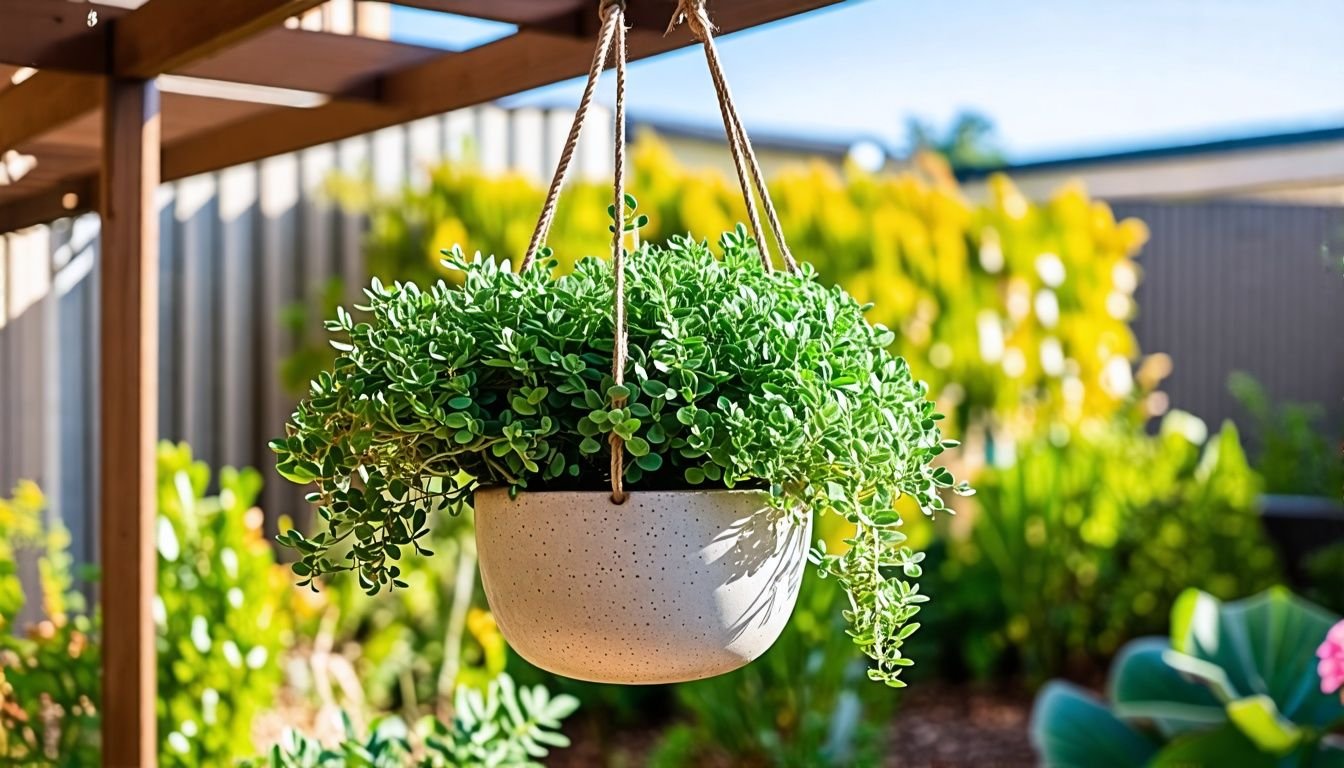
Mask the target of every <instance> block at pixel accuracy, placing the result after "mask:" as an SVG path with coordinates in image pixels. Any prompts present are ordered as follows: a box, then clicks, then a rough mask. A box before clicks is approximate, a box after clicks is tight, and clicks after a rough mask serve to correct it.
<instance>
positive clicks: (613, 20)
mask: <svg viewBox="0 0 1344 768" xmlns="http://www.w3.org/2000/svg"><path fill="white" fill-rule="evenodd" d="M600 12H601V18H602V26H601V29H600V30H599V32H598V37H597V48H596V50H595V51H594V52H593V61H592V64H591V65H590V66H589V68H588V79H587V82H586V83H585V84H584V88H583V95H582V96H581V97H580V98H579V106H578V108H577V109H576V110H575V111H574V122H573V124H572V125H571V126H570V129H569V135H568V136H567V137H566V138H565V144H564V148H563V149H562V150H561V152H560V159H559V162H558V163H557V164H556V168H555V175H554V176H553V177H552V178H551V185H550V187H549V189H548V190H547V192H546V201H545V203H543V205H542V208H541V215H540V216H539V217H538V219H537V226H536V229H534V230H533V232H532V240H531V242H530V243H529V244H528V246H527V253H526V255H525V256H524V257H523V261H522V263H521V264H520V265H519V268H518V271H519V272H520V273H521V272H526V271H527V270H528V269H530V268H531V267H532V264H533V262H535V261H536V258H537V253H538V252H539V251H540V250H541V248H542V245H543V244H544V243H545V242H546V239H547V237H549V236H550V232H551V225H552V224H553V223H554V222H555V211H556V204H557V203H558V202H559V199H560V190H561V188H562V187H563V186H564V184H565V177H566V176H568V174H569V167H570V164H571V162H572V161H573V159H574V152H575V150H576V149H577V147H578V144H579V136H580V134H581V133H582V132H583V124H584V122H585V120H586V118H587V116H588V109H589V107H590V106H591V105H592V101H593V93H594V92H595V91H596V90H597V84H598V81H599V80H600V79H601V76H602V70H603V68H604V67H605V66H606V63H607V59H608V58H609V57H611V56H613V54H614V56H615V70H616V108H615V123H616V131H615V134H616V135H615V142H614V143H615V157H614V161H615V172H614V179H613V184H612V193H613V194H612V198H613V203H612V206H613V207H612V212H613V218H612V242H611V268H612V273H613V277H614V281H615V287H614V317H613V327H614V334H615V338H614V342H615V343H614V345H613V346H612V361H611V377H612V379H613V380H614V381H615V382H616V385H617V386H620V385H623V384H624V383H625V363H626V358H627V355H628V353H629V349H628V341H627V328H626V307H625V247H624V239H625V148H626V147H625V133H626V117H625V80H626V64H627V60H628V58H629V50H628V45H627V40H626V26H625V0H601V11H600ZM683 22H684V23H685V24H686V27H687V29H689V30H690V32H691V34H692V35H694V36H695V37H696V39H698V40H700V42H701V44H702V45H703V47H704V50H705V60H706V61H707V63H708V65H709V74H710V78H711V79H712V80H713V82H714V90H715V93H716V94H717V96H718V101H719V111H720V112H721V113H722V115H723V128H724V133H725V134H726V136H727V139H728V149H729V151H730V153H731V154H732V156H733V167H734V169H735V170H736V171H737V180H738V184H739V185H740V186H741V189H742V199H743V201H744V202H746V205H747V219H748V221H749V222H750V224H751V230H752V235H753V236H754V237H755V238H756V248H757V250H758V251H759V253H760V257H761V266H762V267H763V268H764V269H765V271H766V272H773V271H774V264H773V262H772V260H771V258H770V250H769V247H768V246H767V244H766V241H765V238H764V237H763V236H762V233H763V230H762V229H761V220H760V215H759V213H758V212H757V210H756V200H755V198H754V197H753V194H752V192H753V185H754V190H755V192H756V194H758V195H759V196H760V200H761V206H762V207H763V208H764V209H765V215H766V221H767V222H768V223H769V225H770V231H771V233H772V234H773V235H774V236H775V240H776V242H778V243H779V250H780V254H781V256H782V258H783V261H784V267H785V269H787V270H788V271H789V272H791V273H797V272H798V271H799V268H798V262H797V261H795V260H794V258H793V254H792V253H791V252H790V251H789V246H788V244H787V243H785V241H784V230H783V228H782V227H781V226H780V224H779V215H778V213H777V212H776V211H775V206H774V202H773V201H772V200H771V199H770V190H769V189H768V188H767V187H766V184H765V175H764V174H763V173H762V172H761V166H760V162H759V161H758V160H757V159H756V152H755V150H754V149H753V148H752V146H751V139H750V138H749V137H748V136H747V131H746V128H744V127H743V125H742V118H741V116H740V115H739V114H738V112H737V105H736V104H735V103H734V102H733V96H732V92H731V91H730V90H729V89H728V79H727V77H726V76H725V75H724V73H723V65H722V62H721V61H720V60H719V52H718V48H717V47H716V46H715V45H714V32H715V28H714V24H713V22H711V21H710V19H709V13H708V11H707V10H706V9H705V0H678V2H677V9H676V11H675V12H674V13H673V14H672V20H671V22H670V23H669V24H668V26H667V32H668V34H671V33H672V31H673V30H675V29H676V28H677V26H678V25H680V24H682V23H683ZM624 406H625V399H624V398H617V399H614V400H613V401H612V407H613V408H623V407H624ZM610 443H611V500H612V502H613V503H615V504H621V503H624V502H625V499H626V492H625V487H624V475H625V441H624V440H622V439H621V437H620V436H619V435H617V434H616V433H614V432H613V433H612V435H611V438H610Z"/></svg>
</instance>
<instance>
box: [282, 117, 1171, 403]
mask: <svg viewBox="0 0 1344 768" xmlns="http://www.w3.org/2000/svg"><path fill="white" fill-rule="evenodd" d="M926 165H927V163H926ZM630 171H631V173H630V179H629V184H628V188H629V189H630V190H631V191H632V192H633V193H634V194H635V195H636V197H638V198H639V203H640V211H641V212H644V213H647V214H648V216H649V218H650V221H649V225H648V226H647V227H645V228H644V230H643V232H642V234H643V236H644V237H646V238H649V239H663V238H665V237H667V236H668V235H671V234H676V233H684V232H693V233H695V234H696V235H698V236H700V237H705V238H710V239H716V238H717V237H718V235H719V234H720V233H721V232H724V231H726V230H729V229H731V228H732V227H733V226H734V225H735V224H736V223H737V222H738V221H742V220H744V219H745V215H746V212H745V207H744V204H743V202H742V200H741V193H740V192H739V190H738V187H737V182H736V180H735V179H733V178H731V177H727V176H725V175H724V174H722V173H721V172H719V171H717V170H704V169H691V168H687V167H685V166H683V165H681V164H680V163H678V162H677V160H676V158H675V157H674V156H673V154H672V152H671V150H670V149H669V148H668V146H667V145H665V144H664V143H662V142H661V141H659V140H658V139H657V138H656V137H654V136H652V135H644V136H641V137H640V139H639V140H638V141H637V142H636V144H635V146H634V148H633V150H632V153H631V168H630ZM947 178H948V176H947V175H946V174H945V173H942V172H939V169H938V168H937V167H934V168H932V170H931V171H927V172H924V173H915V172H907V173H900V174H882V175H872V174H865V173H862V172H859V171H856V170H853V169H849V170H846V171H845V172H844V173H839V172H836V171H835V170H834V169H832V168H829V167H827V166H825V165H823V164H821V163H814V164H811V165H802V166H800V167H797V168H795V169H792V170H788V171H785V172H783V173H780V174H778V175H777V176H776V177H775V178H774V179H772V180H771V191H772V194H773V196H774V199H775V202H776V204H777V206H778V208H779V212H780V217H781V220H782V224H783V227H784V230H785V234H786V237H787V238H788V241H789V244H790V246H791V248H792V250H793V251H794V253H795V255H796V256H797V257H798V258H799V259H800V260H806V261H809V262H811V263H812V264H813V265H815V266H816V267H817V269H818V270H819V271H820V272H821V274H822V275H823V277H825V278H826V279H827V280H830V281H834V282H837V283H839V284H840V285H842V286H844V287H845V288H846V289H847V290H848V291H849V292H850V293H852V294H853V295H854V296H855V297H857V298H858V299H859V300H861V301H867V302H872V303H873V304H874V308H873V310H872V312H873V314H872V319H873V320H874V321H876V322H881V323H883V324H885V325H887V326H888V327H890V328H891V329H893V330H895V331H896V332H897V341H896V349H895V351H896V352H897V353H898V354H900V355H902V356H904V357H905V358H906V359H907V360H909V362H910V365H911V367H912V368H913V369H914V371H915V373H916V375H918V376H919V377H920V378H922V379H924V380H925V381H927V382H928V383H929V385H930V388H931V391H932V392H933V394H934V395H935V396H936V397H937V398H938V399H939V401H940V405H941V406H942V407H943V409H944V410H946V411H947V412H948V413H949V414H951V415H954V416H955V417H957V418H959V419H960V420H967V419H974V418H983V417H992V418H993V419H994V420H995V421H997V422H999V423H1001V424H1002V423H1010V424H1011V423H1013V422H1023V424H1022V426H1023V427H1029V426H1030V425H1031V424H1033V423H1036V422H1038V421H1040V420H1043V419H1048V420H1049V421H1052V422H1058V421H1063V422H1067V423H1077V422H1080V421H1083V420H1085V419H1087V418H1089V417H1105V416H1108V415H1110V414H1111V413H1113V412H1114V411H1115V409H1116V408H1117V407H1118V406H1120V405H1121V404H1122V403H1124V402H1126V401H1127V400H1128V396H1129V394H1130V391H1131V389H1132V387H1133V382H1132V377H1131V374H1130V361H1131V360H1133V359H1134V358H1135V357H1136V356H1137V354H1138V349H1137V346H1136V344H1135V341H1134V337H1133V335H1132V333H1131V332H1130V330H1129V326H1128V320H1129V318H1130V316H1131V314H1132V311H1133V298H1132V294H1133V291H1134V288H1135V286H1136V285H1137V282H1138V268H1137V266H1136V265H1135V264H1134V262H1133V257H1134V255H1135V253H1136V252H1137V251H1138V249H1139V248H1140V247H1141V246H1142V245H1143V243H1144V241H1145V239H1146V238H1147V230H1146V228H1145V227H1144V225H1143V223H1142V222H1139V221H1137V220H1125V221H1117V220H1116V219H1115V216H1114V215H1113V214H1112V213H1111V210H1110V208H1109V207H1107V206H1106V205H1105V204H1104V203H1101V202H1098V201H1094V200H1092V199H1090V198H1089V197H1088V196H1087V194H1086V192H1085V191H1084V190H1083V189H1081V188H1080V187H1075V186H1069V187H1065V188H1063V189H1061V190H1059V191H1058V192H1057V193H1055V194H1054V195H1053V196H1052V197H1051V198H1050V199H1048V200H1044V201H1040V202H1033V201H1030V200H1028V199H1026V197H1024V196H1023V195H1022V193H1020V192H1019V191H1018V190H1017V188H1016V187H1014V186H1013V184H1012V183H1011V182H1010V181H1009V180H1008V179H1007V178H1006V177H1003V176H997V177H994V178H992V179H991V180H990V182H989V184H988V189H989V192H988V195H987V199H986V200H984V201H981V202H973V201H971V200H969V199H967V197H966V196H964V195H963V194H962V193H961V191H960V190H959V189H957V187H956V186H955V184H953V183H951V182H950V181H947ZM338 189H340V190H341V193H342V197H343V199H345V200H346V201H347V202H351V201H353V202H357V203H358V204H359V205H360V206H361V207H364V208H367V210H368V211H369V213H370V216H371V230H370V233H369V239H368V243H367V253H368V255H369V269H370V273H371V274H372V275H376V276H378V277H379V278H381V279H383V280H384V281H391V280H398V279H400V280H413V281H416V282H419V283H422V284H423V283H426V282H429V281H432V280H434V279H437V278H439V277H445V278H447V277H449V273H448V272H447V271H446V270H443V269H442V268H441V267H440V266H439V264H438V259H439V250H440V249H443V248H450V247H452V246H453V245H454V244H457V243H461V244H462V245H463V247H464V248H466V249H467V250H469V251H472V250H479V251H481V252H482V253H486V254H495V255H499V256H508V257H510V258H513V259H515V260H516V259H519V258H521V256H522V254H523V252H524V251H525V250H526V248H527V244H528V240H529V239H530V237H531V233H532V228H533V226H534V224H535V221H536V215H537V212H538V211H539V210H540V208H541V202H542V198H543V196H544V190H543V189H542V188H541V187H540V185H537V184H535V183H532V182H529V181H527V180H526V179H523V178H522V177H519V176H516V175H504V176H487V175H484V174H482V173H480V172H479V171H476V170H473V169H470V168H462V167H456V166H443V167H440V168H438V169H436V170H435V171H434V172H433V173H432V175H431V181H430V184H429V185H428V187H427V188H424V189H410V188H408V189H407V190H405V191H403V192H402V193H400V194H398V195H395V196H393V197H391V198H374V197H371V196H370V194H369V191H368V190H369V186H368V185H367V184H365V183H363V182H356V181H352V180H349V179H347V180H344V181H342V182H340V184H339V185H338ZM610 194H611V193H610V186H609V185H608V184H605V183H601V182H575V183H571V184H570V185H569V186H568V187H567V189H566V192H565V194H564V196H563V197H562V199H561V204H560V209H559V211H558V214H557V217H556V222H555V226H554V229H553V234H552V237H551V241H550V244H551V246H552V247H553V248H554V250H555V252H556V254H557V255H558V256H559V257H560V258H561V260H562V262H561V263H562V268H563V265H567V264H569V263H571V262H572V261H573V260H574V259H576V258H578V257H581V256H584V255H589V254H604V253H606V251H607V249H608V248H609V247H610V246H609V238H610V235H609V234H608V231H607V226H608V223H609V220H608V219H607V218H606V216H605V209H606V205H607V204H608V202H607V199H608V198H609V197H610ZM303 380H305V381H306V379H303Z"/></svg>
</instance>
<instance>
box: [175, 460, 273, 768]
mask: <svg viewBox="0 0 1344 768" xmlns="http://www.w3.org/2000/svg"><path fill="white" fill-rule="evenodd" d="M158 478H159V482H158V509H159V518H158V528H157V530H156V544H157V548H158V553H159V589H158V596H157V598H156V599H155V602H154V614H155V616H154V618H155V624H156V629H157V631H158V666H159V686H160V690H161V693H162V694H163V695H161V696H160V698H159V713H158V714H159V737H160V739H161V740H163V743H164V747H163V748H162V749H161V750H160V752H161V757H160V762H161V763H163V764H165V765H184V766H185V765H190V766H199V765H209V764H212V763H213V764H224V765H227V764H228V761H229V758H230V756H233V755H245V754H248V753H250V752H251V751H252V726H253V720H254V719H255V718H256V717H257V715H258V714H260V713H261V712H262V711H264V710H265V709H266V708H268V707H269V706H270V705H271V702H272V701H273V700H274V698H275V691H276V689H277V687H278V686H279V685H280V681H281V666H280V664H279V659H280V653H281V651H282V649H283V648H284V647H286V646H287V645H288V644H289V639H288V637H287V635H288V633H289V631H290V618H289V613H288V611H287V610H286V600H285V597H284V596H285V595H286V594H287V593H288V592H289V590H290V585H289V583H288V579H287V578H286V576H285V573H284V571H283V569H280V568H277V567H276V562H275V553H274V551H273V550H272V548H271V545H270V544H269V543H268V542H267V541H266V540H265V538H264V537H263V536H262V513H261V510H260V509H257V508H256V507H255V506H254V502H255V501H256V498H257V494H258V493H260V491H261V475H260V474H259V473H258V472H257V471H256V470H253V469H242V470H236V469H233V468H231V467H225V468H224V469H222V470H221V471H220V473H219V492H218V494H217V495H208V494H207V493H206V490H207V487H208V486H209V485H210V469H209V467H207V466H206V465H205V463H204V462H199V461H193V460H192V456H191V449H190V448H189V447H187V446H186V445H185V444H179V445H172V444H169V443H164V444H162V445H160V446H159V453H158Z"/></svg>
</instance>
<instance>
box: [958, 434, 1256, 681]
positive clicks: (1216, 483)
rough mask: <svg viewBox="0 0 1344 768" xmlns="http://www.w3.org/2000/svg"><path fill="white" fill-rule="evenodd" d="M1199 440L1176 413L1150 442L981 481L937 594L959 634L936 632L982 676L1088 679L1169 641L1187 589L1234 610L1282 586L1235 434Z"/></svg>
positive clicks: (1064, 442)
mask: <svg viewBox="0 0 1344 768" xmlns="http://www.w3.org/2000/svg"><path fill="white" fill-rule="evenodd" d="M1205 433H1206V430H1205V428H1204V425H1203V423H1202V422H1199V421H1198V420H1197V419H1195V418H1194V417H1192V416H1189V415H1187V414H1184V413H1179V412H1174V413H1172V414H1169V415H1168V416H1167V418H1166V419H1165V420H1164V422H1163V425H1162V429H1161V431H1160V433H1159V434H1157V435H1155V436H1148V435H1146V434H1144V433H1143V432H1142V431H1141V430H1138V429H1136V428H1135V427H1134V426H1133V425H1132V424H1130V423H1129V422H1127V421H1119V420H1118V421H1116V422H1114V423H1112V424H1111V425H1109V426H1107V427H1106V428H1105V429H1100V430H1093V431H1088V432H1084V433H1073V434H1069V433H1067V432H1064V433H1059V432H1056V433H1054V434H1049V435H1045V436H1043V437H1042V438H1040V439H1038V440H1036V441H1034V442H1030V443H1025V444H1023V445H1021V446H1019V447H1018V448H1017V455H1016V459H1015V461H1014V462H1013V463H1012V464H1011V465H1010V466H1007V467H1003V468H993V469H990V470H989V471H987V472H985V473H984V474H982V475H981V477H980V478H979V479H978V481H977V485H978V490H979V495H978V497H977V500H978V502H979V503H978V505H977V506H978V509H976V510H975V517H974V519H973V520H972V521H971V525H970V526H969V530H968V531H967V532H965V533H964V534H963V535H954V536H951V537H949V541H948V542H947V550H946V559H945V562H944V564H943V566H942V567H941V568H940V569H939V570H938V572H937V576H938V578H937V584H936V585H931V588H932V589H933V590H934V592H935V593H936V594H938V595H939V596H942V597H945V599H946V601H947V602H946V603H945V609H944V611H942V612H941V615H940V617H939V620H940V621H941V620H944V619H946V620H947V621H949V622H951V623H950V624H948V625H940V626H938V627H937V628H936V630H935V632H936V633H937V634H939V636H940V637H951V636H955V637H957V638H959V642H960V646H961V652H962V654H963V659H962V661H963V662H964V663H965V664H966V665H967V666H968V667H969V668H970V670H971V671H973V672H975V673H978V674H980V675H984V674H989V673H992V672H996V671H997V672H1005V671H1012V670H1017V671H1021V672H1025V673H1026V675H1027V676H1028V677H1029V678H1030V679H1034V680H1039V679H1042V678H1044V677H1047V676H1049V675H1052V674H1062V673H1069V674H1073V675H1087V674H1089V673H1090V672H1095V671H1098V670H1100V669H1101V668H1103V667H1104V664H1105V662H1106V660H1107V659H1109V658H1110V657H1111V655H1112V654H1114V653H1115V652H1116V650H1117V649H1119V647H1120V645H1121V644H1122V643H1124V642H1125V641H1126V640H1129V639H1131V638H1133V637H1137V636H1139V635H1142V634H1146V633H1151V632H1159V631H1162V630H1163V629H1165V626H1166V624H1165V621H1166V617H1165V614H1164V612H1163V606H1166V605H1169V604H1170V603H1171V602H1172V601H1173V600H1175V599H1176V597H1177V596H1178V595H1179V594H1180V593H1181V591H1182V590H1184V589H1185V588H1186V587H1191V586H1193V587H1199V588H1201V589H1204V590H1206V591H1208V592H1210V593H1212V594H1213V595H1215V596H1217V597H1224V598H1231V597H1239V596H1242V595H1246V594H1250V593H1252V592H1254V591H1256V590H1259V589H1263V588H1264V587H1266V586H1269V585H1271V584H1273V583H1275V582H1276V581H1277V579H1278V577H1279V571H1278V568H1277V564H1276V559H1275V556H1274V553H1273V551H1272V550H1271V549H1270V547H1269V545H1268V542H1267V540H1266V539H1265V536H1264V533H1263V531H1262V529H1261V524H1260V519H1259V513H1258V511H1257V506H1256V497H1257V496H1258V494H1259V480H1258V478H1257V476H1256V475H1255V473H1254V472H1252V471H1251V469H1250V467H1248V466H1247V463H1246V456H1245V454H1244V453H1243V452H1242V449H1241V445H1240V443H1239V442H1238V436H1237V431H1236V429H1235V428H1234V427H1233V426H1232V425H1231V424H1226V425H1224V426H1223V429H1222V431H1221V432H1220V433H1219V434H1217V435H1215V436H1213V437H1212V438H1210V439H1208V440H1207V442H1206V440H1205Z"/></svg>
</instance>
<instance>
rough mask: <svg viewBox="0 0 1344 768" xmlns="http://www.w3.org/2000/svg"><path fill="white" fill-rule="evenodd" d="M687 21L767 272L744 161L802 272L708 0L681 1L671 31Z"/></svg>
mask: <svg viewBox="0 0 1344 768" xmlns="http://www.w3.org/2000/svg"><path fill="white" fill-rule="evenodd" d="M683 22H685V24H686V27H687V28H688V29H689V30H690V31H691V34H692V35H694V36H695V37H696V38H697V39H698V40H700V41H701V43H702V44H703V46H704V49H705V60H706V61H707V62H708V64H709V76H710V79H711V80H713V81H714V90H715V92H716V93H717V94H718V98H719V111H720V112H722V114H723V128H724V132H725V133H726V134H727V137H728V148H729V150H730V151H731V152H732V155H733V165H734V166H735V167H736V168H737V177H738V182H739V183H740V184H741V185H742V196H743V198H745V200H746V203H747V218H748V219H749V220H750V221H751V225H752V229H753V234H755V236H756V245H757V248H758V249H759V250H760V253H761V261H762V264H763V265H764V266H765V268H766V271H770V269H771V263H770V253H769V250H768V249H767V247H766V243H765V238H763V237H762V236H761V228H760V222H759V221H758V219H757V218H756V208H755V203H754V202H753V200H752V195H751V190H750V186H751V185H749V184H748V183H747V173H746V172H744V170H743V165H744V160H745V165H746V166H747V170H749V172H750V175H751V179H752V181H753V182H754V183H755V186H756V190H757V192H758V193H759V195H760V198H761V206H762V207H763V208H765V215H766V218H767V219H768V220H769V222H770V230H771V231H772V232H773V233H774V235H775V240H776V241H777V242H778V243H779V250H780V255H781V256H782V257H783V259H784V266H785V267H786V268H787V269H788V270H789V271H790V272H795V273H796V272H798V262H797V261H796V260H795V259H794V258H793V253H792V252H791V251H790V250H789V245H788V243H786V242H785V240H784V229H783V227H782V226H780V223H779V214H778V213H777V212H776V211H775V204H774V201H773V200H771V198H770V190H769V188H767V187H766V184H765V174H764V173H762V172H761V164H760V161H759V160H758V159H757V158H756V150H755V149H754V148H753V147H752V146H751V137H749V136H748V135H747V131H746V128H745V127H743V124H742V117H741V115H739V114H738V112H737V104H736V102H734V101H733V94H732V92H731V91H730V90H729V88H728V78H727V76H725V75H724V72H723V62H722V61H721V60H720V59H719V50H718V47H717V46H716V45H715V44H714V31H715V30H714V22H712V21H710V18H709V12H708V11H707V10H706V9H705V0H677V10H676V11H675V12H674V13H673V14H672V21H671V22H670V23H669V24H668V26H667V31H668V32H669V33H671V32H672V31H673V30H675V29H676V28H677V26H678V25H679V24H681V23H683Z"/></svg>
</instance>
